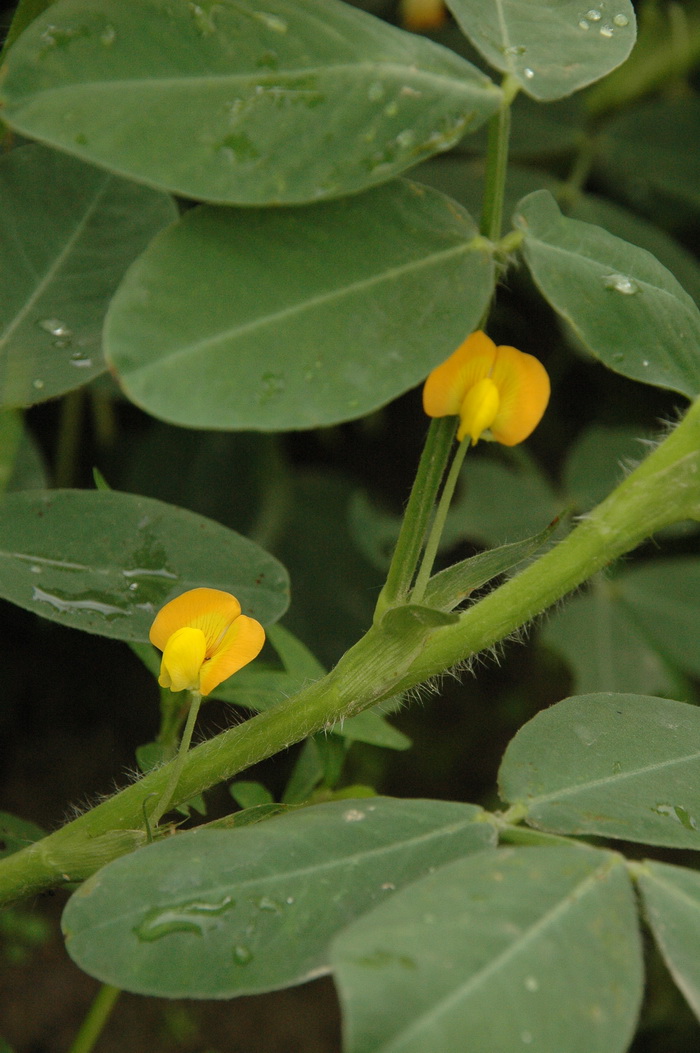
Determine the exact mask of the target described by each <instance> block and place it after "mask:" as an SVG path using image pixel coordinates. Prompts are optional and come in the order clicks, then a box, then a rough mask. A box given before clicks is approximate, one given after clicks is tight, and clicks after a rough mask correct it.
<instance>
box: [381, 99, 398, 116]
mask: <svg viewBox="0 0 700 1053" xmlns="http://www.w3.org/2000/svg"><path fill="white" fill-rule="evenodd" d="M398 112H399V105H398V103H397V102H390V103H389V104H388V105H387V106H385V107H384V116H385V117H395V116H396V114H397V113H398Z"/></svg>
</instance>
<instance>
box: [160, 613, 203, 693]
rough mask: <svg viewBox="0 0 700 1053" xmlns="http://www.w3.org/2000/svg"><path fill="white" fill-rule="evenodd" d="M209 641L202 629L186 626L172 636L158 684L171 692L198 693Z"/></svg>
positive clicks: (164, 656) (162, 663)
mask: <svg viewBox="0 0 700 1053" xmlns="http://www.w3.org/2000/svg"><path fill="white" fill-rule="evenodd" d="M206 653H207V641H206V637H205V635H204V633H203V632H202V630H201V629H193V628H192V627H191V626H189V625H186V626H184V627H183V628H182V629H178V630H177V631H176V632H174V633H173V634H172V636H171V637H170V639H169V640H168V642H167V644H166V645H165V650H164V651H163V660H162V662H161V667H160V676H159V677H158V683H159V684H160V686H161V687H169V688H170V690H171V691H185V690H190V691H198V690H199V677H200V673H201V670H202V663H203V662H204V659H205V657H206Z"/></svg>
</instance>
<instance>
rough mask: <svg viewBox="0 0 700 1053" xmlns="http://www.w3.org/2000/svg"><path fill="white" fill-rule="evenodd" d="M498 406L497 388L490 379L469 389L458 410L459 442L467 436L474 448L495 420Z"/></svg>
mask: <svg viewBox="0 0 700 1053" xmlns="http://www.w3.org/2000/svg"><path fill="white" fill-rule="evenodd" d="M499 405H500V396H499V392H498V388H497V387H496V385H495V384H494V382H493V381H492V380H491V377H484V378H483V380H479V381H478V382H477V383H476V384H474V386H473V387H471V388H469V391H468V392H467V394H466V395H465V397H464V402H463V403H462V405H461V406H460V410H459V429H458V431H457V438H458V439H459V441H460V442H461V441H462V439H463V438H464V436H465V435H469V436H470V437H471V440H472V446H476V444H477V442H478V441H479V439H480V438H481V436H482V435H483V433H484V432H485V431H486V429H487V428H490V427H491V425H492V424H493V422H494V420H495V419H496V415H497V413H498V408H499Z"/></svg>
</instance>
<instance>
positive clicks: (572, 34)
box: [448, 0, 636, 102]
mask: <svg viewBox="0 0 700 1053" xmlns="http://www.w3.org/2000/svg"><path fill="white" fill-rule="evenodd" d="M448 7H449V8H450V10H451V11H452V13H453V14H454V16H455V18H456V19H457V21H458V22H459V24H460V26H461V28H462V30H463V31H464V33H465V34H466V36H468V37H469V39H470V40H471V42H472V44H473V45H474V47H476V48H478V50H479V51H480V52H481V54H482V55H483V56H484V58H485V59H487V61H488V62H490V63H491V65H492V66H495V67H496V69H498V70H501V72H502V73H508V74H510V75H511V76H512V77H514V78H515V79H516V80H517V81H518V83H519V84H520V87H521V88H522V90H523V91H525V92H527V94H528V95H530V96H531V97H532V98H533V99H538V100H540V101H541V102H544V101H547V100H551V99H561V98H563V97H564V96H565V95H571V93H572V92H574V91H578V90H579V88H584V87H585V86H586V85H587V84H591V83H592V82H593V81H595V80H598V79H599V78H600V77H604V76H605V74H606V73H609V72H610V71H611V70H613V69H615V67H616V66H619V65H620V63H621V62H624V61H625V59H626V58H627V56H628V55H629V53H630V51H631V50H632V45H633V44H634V41H635V37H636V23H635V17H634V8H633V7H632V4H631V3H630V2H629V0H600V2H596V3H594V4H592V5H591V7H590V8H589V9H588V10H586V8H585V5H582V4H581V3H579V2H578V0H555V2H554V3H552V0H491V2H490V3H484V2H483V0H448Z"/></svg>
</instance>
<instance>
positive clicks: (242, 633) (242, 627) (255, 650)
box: [199, 614, 265, 695]
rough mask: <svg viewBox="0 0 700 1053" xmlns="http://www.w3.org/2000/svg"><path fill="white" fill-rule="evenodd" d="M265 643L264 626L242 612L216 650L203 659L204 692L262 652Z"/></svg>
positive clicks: (206, 693) (201, 683)
mask: <svg viewBox="0 0 700 1053" xmlns="http://www.w3.org/2000/svg"><path fill="white" fill-rule="evenodd" d="M264 643H265V630H264V629H263V627H262V625H261V624H260V622H256V620H255V618H248V617H247V616H246V615H245V614H242V615H241V616H240V618H236V620H235V622H234V623H233V625H232V626H231V628H230V629H229V630H228V631H227V632H226V634H225V636H224V637H223V639H222V640H221V641H220V642H219V645H218V647H217V649H216V651H215V652H214V654H213V655H212V656H211V657H210V658H209V659H208V660H207V661H205V662H204V665H203V666H202V672H201V676H200V682H199V690H200V691H201V692H202V694H203V695H210V694H211V692H212V691H213V690H214V688H215V687H218V685H219V684H220V683H222V682H223V681H224V680H228V678H229V677H230V676H233V674H234V673H237V672H238V670H239V669H242V668H243V666H244V665H247V664H248V662H252V661H253V659H254V658H255V657H256V656H257V655H258V654H259V653H260V651H261V649H262V645H263V644H264Z"/></svg>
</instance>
